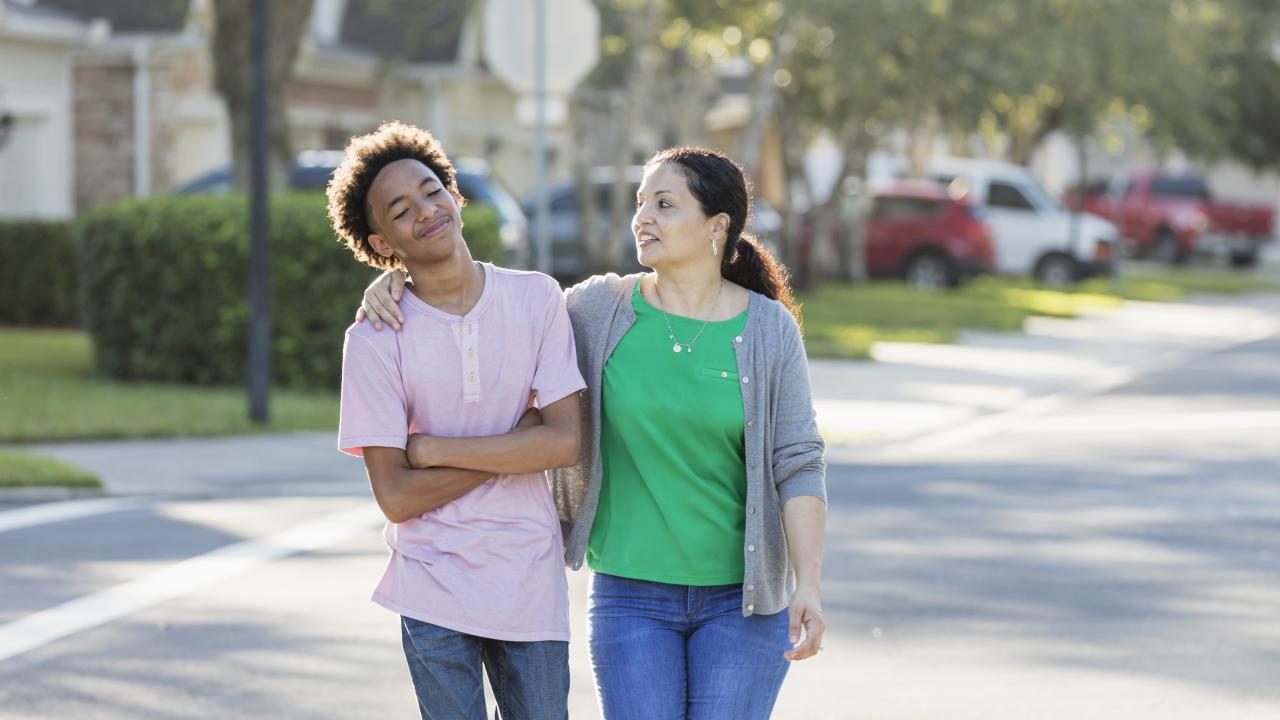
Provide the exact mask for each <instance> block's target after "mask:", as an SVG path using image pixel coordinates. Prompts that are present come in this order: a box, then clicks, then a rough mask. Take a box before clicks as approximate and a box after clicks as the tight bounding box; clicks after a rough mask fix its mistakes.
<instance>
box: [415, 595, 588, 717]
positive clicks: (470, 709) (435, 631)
mask: <svg viewBox="0 0 1280 720" xmlns="http://www.w3.org/2000/svg"><path fill="white" fill-rule="evenodd" d="M400 628H401V640H402V642H403V643H404V655H405V658H406V659H407V660H408V661H409V675H410V676H411V677H412V678H413V689H414V691H415V692H416V693H417V695H418V710H420V711H421V713H422V718H423V720H485V708H484V680H483V678H481V676H480V667H481V664H483V665H484V671H485V672H486V673H488V675H489V684H490V685H491V686H492V687H493V695H494V698H495V699H497V701H498V711H499V712H500V713H501V715H502V718H503V720H565V719H566V718H568V717H569V709H568V705H569V643H567V642H560V641H556V640H544V641H539V642H512V641H505V640H492V639H489V638H482V637H476V636H475V635H467V634H465V633H460V632H457V631H454V630H449V629H447V628H442V627H440V626H438V625H432V624H430V623H424V622H421V621H419V620H414V619H413V618H408V617H401V618H400Z"/></svg>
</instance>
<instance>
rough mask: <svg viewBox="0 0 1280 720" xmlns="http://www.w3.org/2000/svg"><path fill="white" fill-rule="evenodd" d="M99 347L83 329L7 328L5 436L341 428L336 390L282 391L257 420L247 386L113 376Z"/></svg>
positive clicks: (0, 375)
mask: <svg viewBox="0 0 1280 720" xmlns="http://www.w3.org/2000/svg"><path fill="white" fill-rule="evenodd" d="M91 352H92V351H91V348H90V344H89V338H88V337H87V336H86V335H85V334H84V333H83V332H80V331H75V330H26V329H15V328H0V442H35V441H48V440H73V439H74V440H85V439H107V438H136V437H177V436H194V435H226V434H234V433H250V432H264V431H265V432H279V431H289V430H336V429H337V423H338V397H337V395H336V394H334V393H304V392H293V391H274V392H273V393H272V395H271V414H272V420H271V422H270V423H269V424H268V425H266V426H265V427H263V426H257V425H254V424H253V423H251V422H250V421H249V419H248V416H247V410H246V402H247V401H246V398H245V393H244V391H243V390H241V389H240V388H199V387H190V386H184V385H160V384H150V383H123V382H117V381H113V380H108V379H105V378H101V377H97V376H95V375H94V374H93V370H92V362H91Z"/></svg>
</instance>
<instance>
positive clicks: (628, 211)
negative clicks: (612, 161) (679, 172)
mask: <svg viewBox="0 0 1280 720" xmlns="http://www.w3.org/2000/svg"><path fill="white" fill-rule="evenodd" d="M643 172H644V171H643V168H641V167H638V166H633V167H629V168H627V171H626V173H627V174H626V179H627V190H626V194H625V196H624V200H623V202H624V203H625V208H624V210H625V211H624V212H623V218H624V224H623V226H622V227H620V228H615V229H613V230H611V229H610V220H611V210H610V207H611V205H610V197H611V196H612V193H613V177H614V175H615V172H614V170H613V168H609V167H603V168H595V169H594V170H593V171H592V173H591V180H592V184H593V185H594V197H595V201H596V223H597V227H598V228H599V229H598V232H599V233H600V234H601V236H602V237H604V236H608V238H609V239H608V244H609V248H610V250H609V254H610V257H612V258H614V261H613V262H612V263H611V265H610V268H609V269H610V270H613V271H614V272H618V273H631V272H640V271H641V270H643V269H644V268H642V267H641V266H640V263H639V262H638V261H637V260H636V251H635V238H634V237H632V235H631V216H632V215H633V214H634V212H635V197H636V190H638V189H639V187H640V179H641V177H642V176H643ZM547 192H548V194H549V198H548V202H549V208H550V215H549V217H548V222H547V225H548V232H549V233H550V235H551V274H552V275H553V276H554V277H555V278H556V279H558V280H561V281H562V282H570V281H574V280H579V279H582V278H583V277H585V276H586V275H587V270H588V268H587V261H586V256H585V253H584V251H583V245H582V235H583V232H582V208H581V204H580V200H579V196H578V189H577V186H576V185H574V184H572V183H561V184H559V185H556V186H553V187H552V188H551V189H550V190H548V191H547ZM537 197H538V196H537V195H535V196H533V197H530V198H528V199H526V200H525V203H524V211H525V215H526V216H527V217H528V218H529V227H530V234H531V235H532V233H534V232H536V228H537V213H538V209H537V206H536V203H537ZM753 205H754V208H753V210H752V216H751V220H750V223H749V224H748V226H747V232H749V233H752V234H753V235H755V236H756V237H757V238H759V239H760V241H761V242H762V243H763V244H764V245H765V246H766V247H768V248H769V249H770V250H772V251H774V252H775V253H776V252H777V250H778V246H779V243H778V239H779V236H780V234H781V231H782V218H781V216H779V215H778V213H777V212H776V211H775V210H774V209H773V208H772V207H770V206H769V204H768V203H767V202H765V201H763V200H759V199H757V200H755V201H754V203H753ZM534 252H535V253H536V251H534Z"/></svg>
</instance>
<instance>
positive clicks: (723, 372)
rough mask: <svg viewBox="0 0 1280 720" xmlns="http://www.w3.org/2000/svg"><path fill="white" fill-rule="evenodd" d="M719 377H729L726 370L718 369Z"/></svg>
mask: <svg viewBox="0 0 1280 720" xmlns="http://www.w3.org/2000/svg"><path fill="white" fill-rule="evenodd" d="M720 377H724V378H727V377H729V373H727V372H725V371H723V370H721V371H720Z"/></svg>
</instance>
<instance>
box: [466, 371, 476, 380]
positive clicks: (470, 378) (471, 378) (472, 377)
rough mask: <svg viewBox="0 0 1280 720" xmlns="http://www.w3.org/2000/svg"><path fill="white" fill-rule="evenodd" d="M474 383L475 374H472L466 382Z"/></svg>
mask: <svg viewBox="0 0 1280 720" xmlns="http://www.w3.org/2000/svg"><path fill="white" fill-rule="evenodd" d="M475 381H476V376H475V373H472V374H471V375H468V376H467V382H475Z"/></svg>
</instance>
